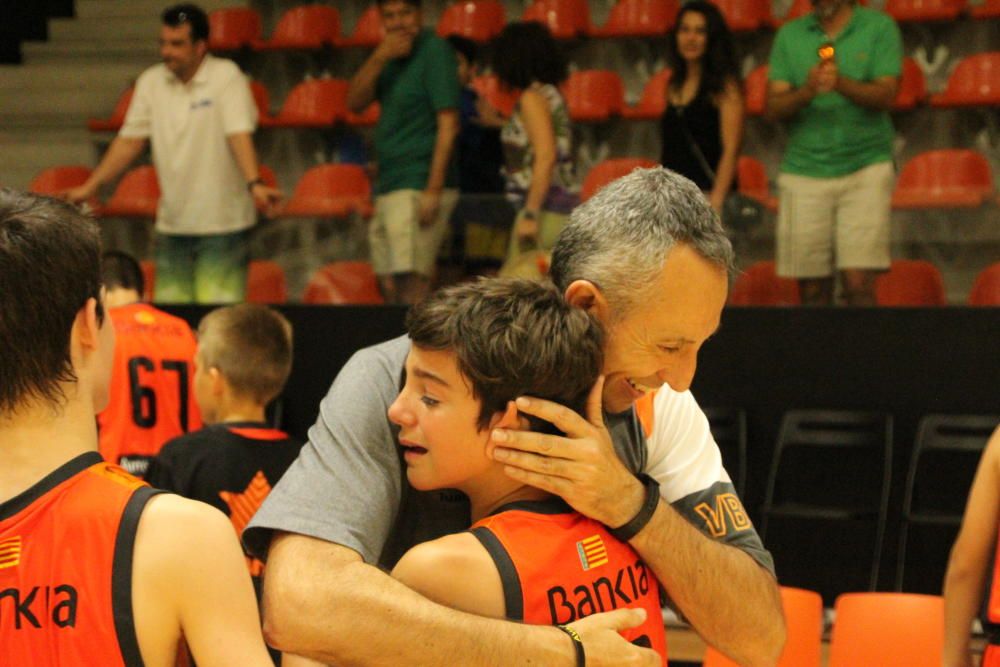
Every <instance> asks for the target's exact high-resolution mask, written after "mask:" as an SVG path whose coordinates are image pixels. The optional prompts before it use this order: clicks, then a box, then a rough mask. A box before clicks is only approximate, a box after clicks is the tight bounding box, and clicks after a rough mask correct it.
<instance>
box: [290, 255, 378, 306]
mask: <svg viewBox="0 0 1000 667" xmlns="http://www.w3.org/2000/svg"><path fill="white" fill-rule="evenodd" d="M302 302H303V303H309V304H327V305H349V304H357V305H378V304H382V303H385V300H384V299H383V298H382V292H381V290H379V286H378V278H377V277H376V276H375V272H374V271H373V270H372V266H371V264H369V263H368V262H353V261H347V262H333V263H331V264H327V265H325V266H323V267H320V268H319V269H318V270H317V271H316V272H315V273H314V274H313V275H312V277H311V278H310V279H309V284H308V285H307V286H306V290H305V293H304V294H303V295H302Z"/></svg>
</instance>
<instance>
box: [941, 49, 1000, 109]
mask: <svg viewBox="0 0 1000 667" xmlns="http://www.w3.org/2000/svg"><path fill="white" fill-rule="evenodd" d="M998 104H1000V51H991V52H988V53H977V54H975V55H972V56H967V57H966V58H963V59H962V61H961V62H959V63H958V66H957V67H955V71H953V72H952V73H951V76H950V77H948V85H947V86H946V88H945V90H944V92H943V93H941V94H940V95H935V96H933V97H931V105H933V106H937V107H962V106H996V105H998Z"/></svg>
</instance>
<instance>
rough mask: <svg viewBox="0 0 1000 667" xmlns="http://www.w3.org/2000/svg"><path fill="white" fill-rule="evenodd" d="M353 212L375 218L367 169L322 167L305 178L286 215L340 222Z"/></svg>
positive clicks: (300, 182) (354, 165)
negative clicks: (329, 218)
mask: <svg viewBox="0 0 1000 667" xmlns="http://www.w3.org/2000/svg"><path fill="white" fill-rule="evenodd" d="M352 211H353V212H356V213H359V214H361V215H364V216H368V215H371V211H372V208H371V184H370V183H369V181H368V175H367V174H366V173H365V170H364V167H361V166H359V165H356V164H321V165H319V166H316V167H313V168H311V169H309V170H308V171H306V173H304V174H303V175H302V178H300V179H299V182H298V184H297V185H296V186H295V192H294V193H293V194H292V198H291V200H290V201H289V202H288V204H287V205H286V206H285V208H284V211H282V215H283V216H303V217H313V216H315V217H335V218H339V217H344V216H346V215H349V214H350V213H351V212H352Z"/></svg>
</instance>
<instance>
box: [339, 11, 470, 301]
mask: <svg viewBox="0 0 1000 667" xmlns="http://www.w3.org/2000/svg"><path fill="white" fill-rule="evenodd" d="M378 8H379V14H380V16H381V19H382V27H383V28H384V29H385V37H384V38H383V39H382V42H381V43H380V44H379V45H378V47H376V48H375V50H374V51H373V52H372V54H371V56H369V58H368V59H367V60H366V61H365V62H364V64H363V65H362V66H361V69H359V70H358V72H357V73H356V74H355V75H354V78H353V79H351V85H350V88H349V90H348V93H347V105H348V107H349V108H350V109H351V110H352V111H355V112H360V111H363V110H364V109H365V107H367V106H368V105H369V104H371V103H372V102H373V101H375V100H378V102H379V103H380V104H381V107H382V111H381V116H380V118H379V122H378V125H377V127H376V128H375V153H376V157H377V159H378V177H377V179H376V182H375V190H376V197H375V215H374V217H373V218H372V223H371V227H370V229H369V234H368V241H369V245H370V247H371V259H372V266H373V267H374V269H375V273H376V274H378V276H379V281H380V283H381V286H382V291H383V293H384V295H385V297H386V300H387V301H389V302H390V303H411V304H412V303H416V302H417V301H419V300H420V299H421V298H422V297H423V296H425V295H426V294H427V293H428V292H429V291H430V284H431V278H432V276H433V274H434V266H435V262H436V259H437V252H438V248H439V247H440V246H441V242H442V241H443V239H444V236H445V232H446V230H447V228H448V219H449V218H450V217H451V212H452V209H454V207H455V203H456V202H457V200H458V191H457V190H456V189H455V186H456V184H457V181H458V179H457V173H456V170H455V168H454V165H453V164H451V154H452V148H453V146H454V144H455V137H456V136H457V135H458V130H459V114H458V108H459V90H460V87H459V83H458V62H457V60H456V58H455V53H454V51H453V50H452V48H451V46H450V45H449V44H448V42H446V41H445V40H443V39H441V38H440V37H438V36H437V35H436V34H434V32H433V31H432V30H429V29H424V28H422V27H421V11H420V0H378Z"/></svg>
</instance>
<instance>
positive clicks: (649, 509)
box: [608, 473, 660, 542]
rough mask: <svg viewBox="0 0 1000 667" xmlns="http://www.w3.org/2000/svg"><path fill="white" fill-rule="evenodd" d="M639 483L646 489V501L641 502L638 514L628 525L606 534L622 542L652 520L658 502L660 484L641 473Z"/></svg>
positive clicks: (613, 529) (610, 529) (626, 540)
mask: <svg viewBox="0 0 1000 667" xmlns="http://www.w3.org/2000/svg"><path fill="white" fill-rule="evenodd" d="M638 477H639V481H640V482H642V486H643V487H644V488H645V489H646V499H645V500H643V501H642V507H640V508H639V513H638V514H636V515H635V516H634V517H632V520H631V521H629V522H628V523H626V524H624V525H622V526H618V527H617V528H610V527H609V528H608V532H609V533H611V534H612V535H614V536H615V538H617V539H618V540H620V541H622V542H628V541H629V540H631V539H632V538H633V537H635V536H636V535H637V534H638V533H639V531H640V530H642V529H643V528H645V527H646V524H647V523H649V520H650V519H652V518H653V513H654V512H655V511H656V505H657V504H658V503H659V502H660V483H659V482H657V481H656V480H655V479H653V478H652V477H650V476H649V475H647V474H645V473H643V474H641V475H638Z"/></svg>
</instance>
